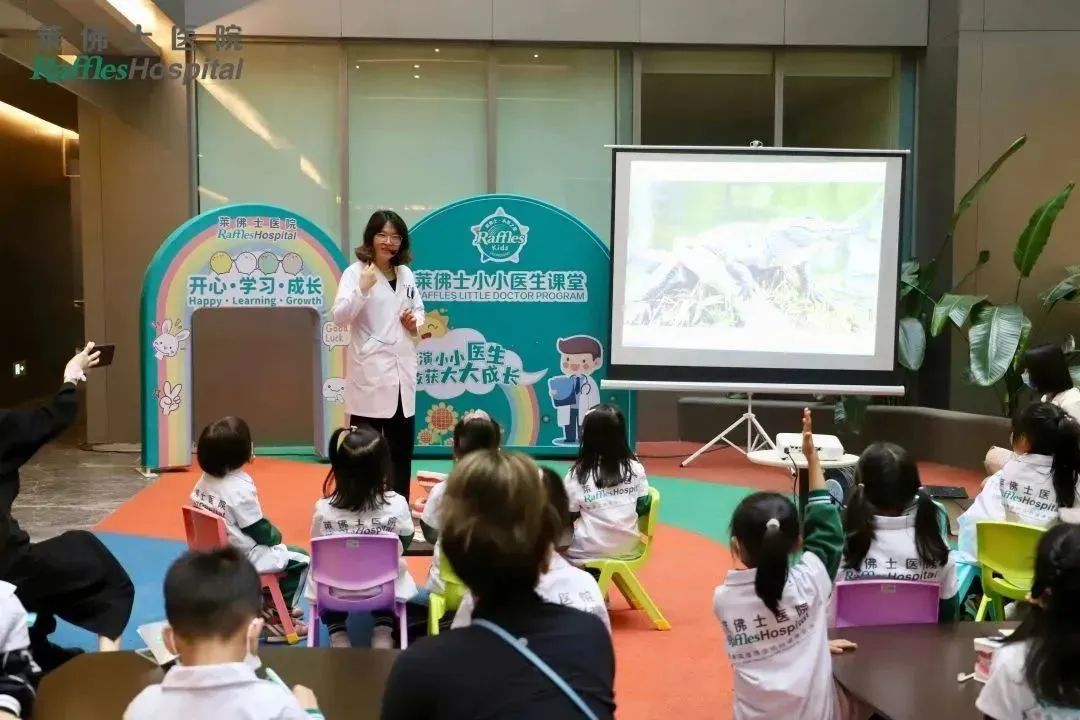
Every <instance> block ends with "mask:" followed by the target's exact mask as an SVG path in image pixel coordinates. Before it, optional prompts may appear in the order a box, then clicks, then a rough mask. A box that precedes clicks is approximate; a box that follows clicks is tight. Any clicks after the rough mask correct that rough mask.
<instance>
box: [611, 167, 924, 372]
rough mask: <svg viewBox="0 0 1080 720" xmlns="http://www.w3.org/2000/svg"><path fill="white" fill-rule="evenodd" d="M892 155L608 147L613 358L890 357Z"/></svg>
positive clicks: (894, 215) (894, 214) (895, 200)
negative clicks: (612, 190)
mask: <svg viewBox="0 0 1080 720" xmlns="http://www.w3.org/2000/svg"><path fill="white" fill-rule="evenodd" d="M902 176H903V160H902V157H901V156H900V155H897V154H868V155H865V156H853V155H851V154H839V153H837V154H828V153H827V152H825V151H823V152H821V153H813V154H811V153H809V152H800V153H797V154H793V153H785V152H780V151H772V150H764V149H761V150H753V151H749V152H746V151H742V152H724V151H714V152H709V153H703V152H685V151H682V152H680V151H671V152H657V151H647V152H646V151H634V150H616V153H615V217H614V220H615V223H614V241H613V242H614V253H613V255H614V270H613V272H614V276H613V303H612V313H613V318H612V349H611V359H612V363H613V364H614V365H652V366H668V367H669V366H673V365H674V366H694V367H719V368H778V369H790V370H813V369H818V370H842V371H844V370H865V371H888V372H891V371H892V370H893V369H894V357H895V350H894V348H895V338H896V288H897V285H896V282H897V255H898V238H899V226H900V203H901V197H900V193H901V178H902Z"/></svg>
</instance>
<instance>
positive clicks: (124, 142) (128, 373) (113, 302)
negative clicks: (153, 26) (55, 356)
mask: <svg viewBox="0 0 1080 720" xmlns="http://www.w3.org/2000/svg"><path fill="white" fill-rule="evenodd" d="M164 59H165V61H166V62H178V61H179V59H178V58H177V57H176V55H175V53H172V54H170V52H169V51H166V52H165V58H164ZM79 133H80V136H81V140H82V142H81V151H82V222H83V284H84V293H85V299H86V334H87V337H89V338H92V339H95V340H98V341H105V342H111V343H115V344H116V359H115V361H114V363H113V366H112V367H111V368H109V369H108V370H106V371H104V373H103V374H102V375H103V376H102V375H99V376H97V377H95V382H93V383H89V384H88V387H87V405H88V407H87V412H88V417H87V440H88V441H90V442H138V441H139V438H140V426H139V413H140V406H139V383H140V374H139V372H140V371H139V297H140V291H141V289H142V279H143V273H144V271H145V270H146V265H147V263H148V262H149V260H150V258H151V256H152V255H153V254H154V251H155V250H157V248H158V246H159V245H160V244H161V242H162V241H163V240H164V239H165V237H166V236H167V235H168V234H169V233H170V232H172V231H173V230H174V229H175V228H176V227H177V226H178V225H179V224H180V223H182V222H183V221H184V220H186V219H187V218H188V217H190V215H191V197H190V194H191V193H190V189H189V179H188V178H189V163H190V159H189V153H190V150H191V144H190V138H189V137H188V135H189V133H188V113H187V88H186V87H185V86H184V85H182V84H180V83H179V82H174V81H162V82H126V83H115V84H114V86H112V87H110V88H109V93H108V94H107V95H104V96H102V97H100V98H99V102H98V104H92V103H90V102H89V101H87V100H84V99H80V101H79Z"/></svg>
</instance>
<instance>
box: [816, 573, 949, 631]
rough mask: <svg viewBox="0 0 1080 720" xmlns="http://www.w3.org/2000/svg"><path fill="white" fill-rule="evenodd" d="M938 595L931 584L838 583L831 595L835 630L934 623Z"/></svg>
mask: <svg viewBox="0 0 1080 720" xmlns="http://www.w3.org/2000/svg"><path fill="white" fill-rule="evenodd" d="M939 594H940V587H939V586H938V584H937V583H931V582H913V581H911V580H888V579H885V580H841V581H839V582H837V583H836V590H835V592H834V597H835V602H836V622H835V627H838V628H844V627H863V626H866V625H911V624H914V623H936V622H937V621H938V595H939Z"/></svg>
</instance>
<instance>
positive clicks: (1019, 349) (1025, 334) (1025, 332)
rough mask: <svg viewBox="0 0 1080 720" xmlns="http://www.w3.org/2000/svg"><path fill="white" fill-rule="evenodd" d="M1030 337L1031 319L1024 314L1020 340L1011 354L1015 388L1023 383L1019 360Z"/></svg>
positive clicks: (1026, 347) (1022, 356)
mask: <svg viewBox="0 0 1080 720" xmlns="http://www.w3.org/2000/svg"><path fill="white" fill-rule="evenodd" d="M1030 339H1031V320H1029V319H1028V316H1027V315H1025V316H1024V322H1023V323H1021V325H1020V342H1018V343H1017V344H1016V352H1015V353H1014V355H1013V373H1014V375H1015V378H1013V380H1014V381H1015V384H1016V388H1015V389H1019V388H1020V386H1021V385H1023V384H1024V383H1023V381H1022V380H1021V379H1020V374H1019V370H1020V361H1021V360H1023V359H1024V353H1026V352H1027V349H1028V341H1029V340H1030ZM1006 379H1008V375H1006ZM1013 390H1014V389H1010V392H1012V391H1013ZM1010 417H1011V415H1010Z"/></svg>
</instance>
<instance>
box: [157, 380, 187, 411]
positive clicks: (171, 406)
mask: <svg viewBox="0 0 1080 720" xmlns="http://www.w3.org/2000/svg"><path fill="white" fill-rule="evenodd" d="M183 387H184V386H183V385H181V384H180V383H176V384H175V385H173V384H172V383H170V382H169V381H168V380H166V381H165V385H163V386H162V388H161V394H160V396H159V399H158V404H159V405H161V414H162V415H170V414H172V413H174V412H176V411H177V410H179V409H180V397H181V396H180V392H181V390H182V389H183Z"/></svg>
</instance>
